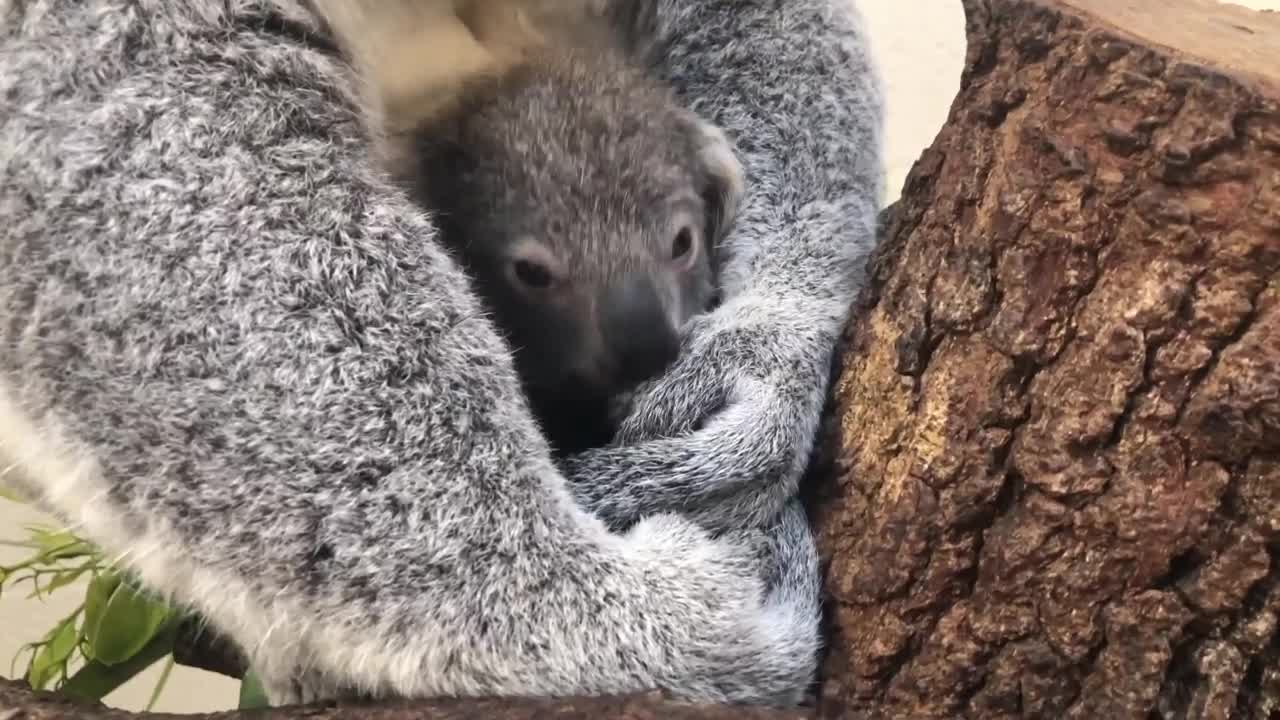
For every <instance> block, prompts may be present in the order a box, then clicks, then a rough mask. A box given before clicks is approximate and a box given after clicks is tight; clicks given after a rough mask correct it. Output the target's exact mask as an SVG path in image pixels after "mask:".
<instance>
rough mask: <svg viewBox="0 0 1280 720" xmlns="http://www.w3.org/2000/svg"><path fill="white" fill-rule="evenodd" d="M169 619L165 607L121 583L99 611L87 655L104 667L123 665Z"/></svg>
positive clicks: (129, 585) (131, 586)
mask: <svg viewBox="0 0 1280 720" xmlns="http://www.w3.org/2000/svg"><path fill="white" fill-rule="evenodd" d="M169 615H170V612H169V607H168V606H167V605H163V604H161V603H158V602H156V601H154V600H152V599H151V598H149V597H147V596H146V594H144V593H143V592H142V591H140V590H138V589H136V588H134V587H133V585H132V584H130V583H126V582H121V583H119V584H118V585H116V589H115V590H114V591H113V592H112V593H111V597H110V598H109V599H108V600H107V604H106V607H104V608H103V609H102V617H101V618H100V619H99V620H98V623H97V625H96V626H95V627H94V630H93V636H92V639H91V640H89V647H88V653H87V654H88V655H89V657H90V658H92V659H94V660H97V661H98V662H101V663H103V664H104V665H116V664H118V663H122V662H124V661H125V660H128V659H129V658H131V657H133V656H134V655H135V654H136V653H137V652H138V651H140V650H142V648H143V647H144V646H146V644H147V643H148V642H150V641H151V639H152V638H154V637H155V636H156V633H157V632H159V630H160V628H161V627H162V626H163V625H164V622H165V620H167V619H168V618H169Z"/></svg>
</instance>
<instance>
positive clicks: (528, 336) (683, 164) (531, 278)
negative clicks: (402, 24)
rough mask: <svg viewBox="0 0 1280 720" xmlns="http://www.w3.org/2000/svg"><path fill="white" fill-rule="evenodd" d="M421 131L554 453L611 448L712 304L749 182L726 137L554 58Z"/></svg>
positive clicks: (658, 97) (600, 68)
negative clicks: (634, 405) (613, 418)
mask: <svg viewBox="0 0 1280 720" xmlns="http://www.w3.org/2000/svg"><path fill="white" fill-rule="evenodd" d="M431 132H432V134H431V137H430V138H427V137H424V139H423V143H422V145H420V149H422V150H423V156H422V161H421V167H422V168H424V169H425V170H426V172H429V176H427V177H426V178H425V182H424V188H423V195H424V196H425V199H426V201H427V204H428V207H431V208H433V209H434V210H435V211H436V213H437V214H436V218H437V222H438V224H439V226H440V228H441V230H442V232H443V233H444V236H445V239H446V242H447V243H448V244H449V245H450V246H451V247H453V248H454V249H455V250H456V251H457V253H458V256H459V257H460V258H461V260H462V261H463V263H464V265H465V266H466V267H467V268H468V270H469V272H470V273H471V274H472V276H473V277H474V278H475V281H476V287H477V289H478V290H479V292H480V293H481V295H482V296H483V297H484V298H485V300H486V301H487V302H488V304H489V307H490V309H491V310H492V313H493V317H494V320H495V322H496V324H497V325H498V327H499V328H500V329H501V330H502V332H503V333H504V334H505V335H506V337H507V339H508V340H509V341H510V343H511V346H512V349H513V351H514V355H515V361H516V366H517V369H518V371H519V373H520V376H521V378H522V380H523V382H524V385H525V390H526V393H527V395H528V396H529V399H530V401H531V403H532V405H533V410H534V412H535V414H536V415H537V416H538V418H539V419H540V421H541V422H542V424H543V427H544V431H545V432H546V434H547V435H548V437H549V438H550V439H551V440H552V442H553V444H554V445H555V446H556V448H557V449H558V450H560V451H562V452H570V451H573V450H577V449H580V448H583V447H588V446H592V445H597V444H603V443H604V442H607V441H608V439H609V437H610V436H611V434H612V426H611V423H610V422H609V415H610V413H609V403H610V401H611V399H613V398H615V397H616V396H617V395H618V394H619V393H623V392H625V391H627V390H628V389H630V388H632V387H634V386H635V385H636V384H637V383H639V382H642V381H644V380H647V379H650V378H652V377H654V376H656V375H658V374H659V373H661V372H662V371H663V370H664V369H665V368H666V367H667V366H669V365H670V363H671V362H672V361H673V360H674V359H675V358H676V356H677V354H678V352H679V344H680V341H679V331H680V328H681V326H683V325H684V323H685V322H686V321H688V319H689V318H690V317H692V316H693V315H694V314H696V313H698V312H701V311H702V310H704V309H706V308H707V306H708V305H709V303H710V302H711V300H712V297H713V294H714V289H715V282H714V270H713V257H712V252H713V249H714V246H715V243H716V240H717V239H718V237H719V235H721V234H722V233H723V232H724V229H725V225H726V223H727V218H729V217H730V216H731V214H732V210H733V207H734V206H735V204H736V202H737V197H738V194H739V193H740V188H741V185H742V178H741V170H740V168H739V166H738V164H737V161H736V160H735V159H734V156H733V154H732V151H731V149H730V148H729V145H728V142H727V140H725V138H724V136H723V135H722V134H721V133H720V132H719V131H718V130H716V129H715V128H713V127H712V126H710V125H708V124H707V123H705V122H703V121H702V120H700V119H698V118H696V117H694V116H693V115H692V114H690V113H689V112H687V111H685V110H683V109H682V108H680V107H678V106H677V105H676V103H675V101H674V100H673V99H672V97H671V96H670V95H669V94H668V92H667V91H666V90H665V89H664V88H662V87H660V86H658V85H656V84H654V83H651V82H650V81H648V80H646V79H645V78H644V77H643V76H641V75H640V74H639V73H637V72H635V71H634V70H631V69H629V68H627V67H625V66H623V65H621V64H616V65H615V64H611V63H609V62H608V61H607V60H603V59H601V58H598V57H595V58H588V57H585V56H574V55H571V54H568V53H561V54H558V55H556V56H554V57H549V58H545V59H539V60H537V61H534V62H530V63H527V64H525V65H522V66H519V67H517V68H516V69H514V70H513V71H511V72H509V73H507V74H505V75H504V76H502V77H500V78H496V79H494V80H492V81H491V82H488V83H486V84H484V85H480V86H477V87H476V88H474V93H473V94H472V95H470V96H469V97H468V101H467V102H466V103H464V105H463V107H462V109H461V111H460V112H458V113H456V115H455V116H454V117H453V118H452V119H451V120H450V122H449V125H448V127H447V130H446V132H444V133H441V132H439V130H438V129H435V130H432V131H431Z"/></svg>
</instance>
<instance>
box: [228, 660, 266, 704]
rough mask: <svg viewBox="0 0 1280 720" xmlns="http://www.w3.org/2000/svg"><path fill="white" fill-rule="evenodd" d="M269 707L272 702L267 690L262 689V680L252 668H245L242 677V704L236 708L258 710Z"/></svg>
mask: <svg viewBox="0 0 1280 720" xmlns="http://www.w3.org/2000/svg"><path fill="white" fill-rule="evenodd" d="M267 707H271V703H270V702H268V700H267V693H266V691H265V690H263V689H262V682H261V681H259V680H258V676H257V675H256V674H254V672H253V670H252V669H249V670H245V671H244V677H242V678H240V704H239V705H237V706H236V708H237V709H239V710H257V709H260V708H267Z"/></svg>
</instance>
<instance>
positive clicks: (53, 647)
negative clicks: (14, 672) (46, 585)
mask: <svg viewBox="0 0 1280 720" xmlns="http://www.w3.org/2000/svg"><path fill="white" fill-rule="evenodd" d="M75 619H76V616H75V615H72V616H71V617H68V618H66V619H65V620H63V621H62V622H60V623H58V624H57V625H55V626H54V628H53V629H52V630H50V631H49V634H48V635H46V636H45V639H44V644H43V645H42V646H41V647H40V651H39V652H37V653H36V656H35V657H34V658H32V660H31V667H30V668H28V669H27V682H28V683H30V684H31V687H33V688H36V689H37V690H43V689H44V688H45V687H46V686H47V685H48V684H49V681H50V680H52V679H53V678H54V676H56V675H57V674H58V672H59V671H60V670H61V669H63V668H64V667H65V666H66V664H67V659H68V658H69V657H71V653H72V651H74V650H75V649H76V642H77V641H78V640H79V639H80V634H79V633H78V632H76V623H75Z"/></svg>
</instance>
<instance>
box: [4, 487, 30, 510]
mask: <svg viewBox="0 0 1280 720" xmlns="http://www.w3.org/2000/svg"><path fill="white" fill-rule="evenodd" d="M0 498H4V499H5V500H8V501H9V502H15V503H18V504H19V505H27V504H29V503H30V502H31V500H30V499H29V498H27V497H26V496H24V495H23V494H22V492H21V491H19V490H18V489H17V488H15V487H11V486H9V485H0Z"/></svg>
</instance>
